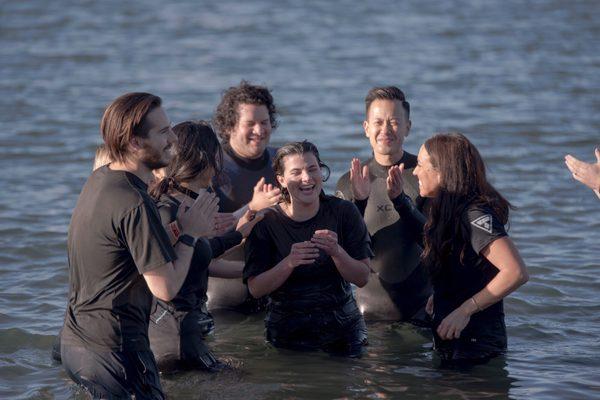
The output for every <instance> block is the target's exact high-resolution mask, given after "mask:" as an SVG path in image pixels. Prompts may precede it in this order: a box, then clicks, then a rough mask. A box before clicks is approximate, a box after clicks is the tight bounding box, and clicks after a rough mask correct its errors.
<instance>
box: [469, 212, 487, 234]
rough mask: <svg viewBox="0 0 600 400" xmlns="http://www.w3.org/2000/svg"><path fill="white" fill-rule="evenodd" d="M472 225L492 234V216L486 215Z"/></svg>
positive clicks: (472, 222)
mask: <svg viewBox="0 0 600 400" xmlns="http://www.w3.org/2000/svg"><path fill="white" fill-rule="evenodd" d="M471 225H473V226H475V227H477V228H479V229H481V230H484V231H486V232H487V233H492V215H491V214H485V215H482V216H481V217H479V218H477V219H475V220H474V221H471Z"/></svg>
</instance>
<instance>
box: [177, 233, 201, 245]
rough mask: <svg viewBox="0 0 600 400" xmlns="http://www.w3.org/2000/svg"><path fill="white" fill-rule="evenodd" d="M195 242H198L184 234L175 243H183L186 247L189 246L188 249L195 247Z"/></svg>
mask: <svg viewBox="0 0 600 400" xmlns="http://www.w3.org/2000/svg"><path fill="white" fill-rule="evenodd" d="M197 241H198V239H196V238H193V237H192V236H190V235H188V234H187V233H184V234H183V235H179V239H177V242H180V243H183V244H185V245H186V246H190V247H195V246H196V242H197Z"/></svg>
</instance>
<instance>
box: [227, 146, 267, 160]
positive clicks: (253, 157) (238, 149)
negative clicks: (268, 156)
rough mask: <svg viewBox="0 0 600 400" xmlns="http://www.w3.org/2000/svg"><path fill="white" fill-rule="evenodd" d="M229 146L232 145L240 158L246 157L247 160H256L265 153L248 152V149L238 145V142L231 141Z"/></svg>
mask: <svg viewBox="0 0 600 400" xmlns="http://www.w3.org/2000/svg"><path fill="white" fill-rule="evenodd" d="M229 147H231V149H232V150H233V152H234V153H235V155H236V156H238V157H240V158H245V159H247V160H256V159H257V158H260V157H262V155H263V153H262V152H261V153H259V154H248V151H247V149H245V148H244V147H243V146H241V147H238V145H237V143H234V142H229Z"/></svg>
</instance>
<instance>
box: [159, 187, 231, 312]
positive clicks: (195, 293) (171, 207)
mask: <svg viewBox="0 0 600 400" xmlns="http://www.w3.org/2000/svg"><path fill="white" fill-rule="evenodd" d="M180 204H181V202H180V201H179V200H177V199H176V198H175V197H173V196H171V195H168V194H163V195H162V196H161V197H160V199H159V200H158V203H157V207H158V211H159V213H160V217H161V219H162V221H163V223H164V224H167V223H169V222H172V221H175V219H176V218H177V210H178V209H179V205H180ZM241 241H242V234H241V233H240V232H238V231H232V232H227V233H226V234H225V235H223V236H220V237H214V238H212V239H209V240H208V241H207V240H199V241H198V242H196V247H195V249H194V254H193V256H192V261H191V264H190V270H189V272H188V274H187V277H186V278H185V281H184V282H183V285H182V286H181V289H179V293H177V296H175V298H174V299H173V300H171V301H170V304H171V305H172V306H173V307H174V308H175V310H177V311H191V310H194V309H198V310H202V309H203V307H204V305H205V304H206V301H207V300H208V298H207V296H206V291H207V289H208V265H209V264H210V261H211V259H212V258H213V257H218V256H220V255H221V254H223V253H224V252H225V251H227V250H229V249H230V248H232V247H233V246H237V245H238V244H240V243H241ZM157 301H159V302H162V303H166V302H163V301H161V300H157Z"/></svg>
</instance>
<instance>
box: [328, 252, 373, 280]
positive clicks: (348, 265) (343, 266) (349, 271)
mask: <svg viewBox="0 0 600 400" xmlns="http://www.w3.org/2000/svg"><path fill="white" fill-rule="evenodd" d="M331 258H332V260H333V262H334V264H335V266H336V268H337V270H338V272H339V273H340V275H341V276H342V278H344V279H345V280H346V281H347V282H350V283H353V284H355V285H356V286H358V287H363V286H365V285H366V284H367V282H368V281H369V273H370V271H371V268H370V267H369V265H368V262H369V261H368V259H365V260H355V259H354V258H352V257H350V255H349V254H348V253H346V251H345V250H344V249H343V248H342V247H341V246H340V253H339V255H337V256H335V257H331Z"/></svg>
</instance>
